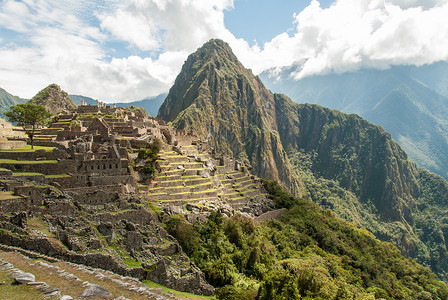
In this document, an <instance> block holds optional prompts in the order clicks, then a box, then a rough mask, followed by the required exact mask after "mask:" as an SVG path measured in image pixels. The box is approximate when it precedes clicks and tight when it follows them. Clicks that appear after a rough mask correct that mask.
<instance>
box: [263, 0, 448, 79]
mask: <svg viewBox="0 0 448 300" xmlns="http://www.w3.org/2000/svg"><path fill="white" fill-rule="evenodd" d="M446 16H448V3H447V2H446V1H438V0H427V1H414V0H393V1H392V0H391V1H387V0H372V1H368V0H338V1H336V2H335V3H334V4H333V5H331V6H330V7H329V8H326V9H323V8H321V7H320V5H319V2H318V1H316V0H313V1H312V2H311V4H310V5H309V6H308V7H307V8H306V9H305V10H303V11H302V12H301V13H299V14H298V15H296V16H295V20H296V29H295V32H294V34H293V35H292V36H285V35H284V34H283V35H282V36H279V37H278V38H276V39H274V40H272V41H271V42H269V43H266V44H265V45H264V50H263V51H262V53H261V54H262V55H264V56H267V58H268V60H270V61H271V67H282V66H290V65H292V64H293V63H294V62H297V61H301V60H303V59H306V63H305V64H304V66H303V68H302V69H300V70H299V71H297V73H296V74H295V77H296V78H302V77H305V76H309V75H313V74H320V73H326V72H331V71H335V72H345V71H351V70H356V69H359V68H363V67H373V68H381V69H384V68H388V67H390V66H391V65H402V64H414V65H423V64H430V63H433V62H436V61H440V60H447V59H448V23H447V22H446ZM277 53H290V55H289V56H288V58H289V60H288V59H285V58H284V57H281V59H275V57H276V54H277Z"/></svg>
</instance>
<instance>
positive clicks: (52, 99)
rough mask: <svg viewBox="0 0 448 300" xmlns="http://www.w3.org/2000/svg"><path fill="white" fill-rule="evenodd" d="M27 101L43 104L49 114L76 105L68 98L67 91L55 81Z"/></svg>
mask: <svg viewBox="0 0 448 300" xmlns="http://www.w3.org/2000/svg"><path fill="white" fill-rule="evenodd" d="M29 102H30V103H34V104H39V105H42V106H44V107H45V108H46V109H47V110H48V111H49V112H50V113H51V114H56V113H58V112H60V111H63V110H69V109H71V108H75V107H76V104H75V103H74V102H73V100H72V99H70V97H69V96H68V94H67V92H65V91H63V90H62V89H61V87H60V86H59V85H57V84H55V83H52V84H50V85H49V86H47V87H46V88H44V89H43V90H41V91H40V92H39V93H37V94H36V96H34V97H33V98H32V99H31V100H30V101H29Z"/></svg>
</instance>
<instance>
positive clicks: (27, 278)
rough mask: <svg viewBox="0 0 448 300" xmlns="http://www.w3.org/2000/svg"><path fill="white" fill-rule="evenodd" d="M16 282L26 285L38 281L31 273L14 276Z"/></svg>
mask: <svg viewBox="0 0 448 300" xmlns="http://www.w3.org/2000/svg"><path fill="white" fill-rule="evenodd" d="M14 281H15V282H16V283H18V284H24V283H28V282H34V281H36V277H35V276H34V274H31V273H25V272H19V273H17V274H16V275H15V276H14Z"/></svg>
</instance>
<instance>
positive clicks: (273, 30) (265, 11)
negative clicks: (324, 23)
mask: <svg viewBox="0 0 448 300" xmlns="http://www.w3.org/2000/svg"><path fill="white" fill-rule="evenodd" d="M310 2H311V1H294V0H280V1H272V0H258V1H257V0H239V1H235V2H234V8H233V9H230V10H227V11H225V12H224V23H225V24H226V27H227V28H228V29H229V30H230V31H231V32H232V33H233V34H234V35H235V36H236V37H237V38H243V39H245V40H246V41H248V42H249V43H252V44H253V42H254V40H255V41H257V42H258V43H261V44H263V43H266V42H269V41H270V40H272V39H273V38H274V37H276V36H277V35H279V34H281V33H283V32H286V31H292V30H293V29H294V26H293V21H294V17H293V15H294V13H299V12H301V11H302V10H303V9H304V8H305V7H307V6H308V5H309V4H310ZM319 2H320V6H321V7H328V6H330V4H331V3H333V0H321V1H319Z"/></svg>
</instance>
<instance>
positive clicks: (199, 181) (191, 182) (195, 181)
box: [184, 177, 211, 186]
mask: <svg viewBox="0 0 448 300" xmlns="http://www.w3.org/2000/svg"><path fill="white" fill-rule="evenodd" d="M210 181H211V178H202V177H199V178H196V179H184V182H185V185H186V186H189V185H197V184H203V183H207V182H210Z"/></svg>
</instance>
